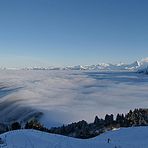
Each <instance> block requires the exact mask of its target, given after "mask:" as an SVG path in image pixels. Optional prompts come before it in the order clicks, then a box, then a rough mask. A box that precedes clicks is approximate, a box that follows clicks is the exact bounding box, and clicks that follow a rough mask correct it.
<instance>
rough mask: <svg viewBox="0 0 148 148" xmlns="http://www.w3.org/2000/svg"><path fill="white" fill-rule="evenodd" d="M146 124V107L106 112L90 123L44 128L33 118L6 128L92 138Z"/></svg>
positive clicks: (147, 118) (147, 112) (80, 122)
mask: <svg viewBox="0 0 148 148" xmlns="http://www.w3.org/2000/svg"><path fill="white" fill-rule="evenodd" d="M132 126H148V109H135V110H133V111H132V110H130V111H129V112H128V113H127V114H117V116H114V115H113V114H106V115H105V118H104V119H102V118H99V117H98V116H96V117H95V119H94V121H93V122H92V123H87V122H86V121H85V120H82V121H79V122H75V123H71V124H68V125H63V126H61V127H53V128H50V129H48V128H46V127H44V126H43V125H42V124H41V123H40V122H39V121H37V120H36V119H33V120H31V121H29V122H27V123H26V124H25V126H22V125H21V124H20V123H19V122H14V123H12V124H11V126H10V127H7V130H8V131H9V130H17V129H22V128H23V129H36V130H40V131H44V132H48V133H54V134H60V135H65V136H70V137H75V138H82V139H86V138H92V137H95V136H98V135H100V134H101V133H104V132H106V131H109V130H112V129H114V128H120V127H132Z"/></svg>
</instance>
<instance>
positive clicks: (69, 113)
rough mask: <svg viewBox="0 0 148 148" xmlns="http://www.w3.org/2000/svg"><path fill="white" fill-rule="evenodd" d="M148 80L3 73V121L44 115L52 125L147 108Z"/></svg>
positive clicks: (110, 75)
mask: <svg viewBox="0 0 148 148" xmlns="http://www.w3.org/2000/svg"><path fill="white" fill-rule="evenodd" d="M147 97H148V77H147V76H145V75H140V74H135V73H127V72H123V73H121V72H114V73H113V72H112V73H111V72H110V73H109V72H108V73H105V72H102V73H98V72H84V71H27V70H4V71H1V72H0V98H1V99H0V101H1V104H0V105H1V107H0V115H1V117H2V118H1V120H3V121H5V120H6V121H10V120H15V119H22V117H25V118H27V116H29V115H31V114H35V113H36V112H39V113H40V112H43V113H44V115H43V117H42V118H41V120H42V122H43V123H44V124H46V125H47V124H48V126H57V125H61V124H63V123H64V124H66V123H70V122H74V121H78V120H82V119H85V120H87V121H88V122H90V121H93V119H94V116H95V115H98V116H100V117H103V116H104V115H105V114H106V113H115V114H116V113H117V112H119V113H122V112H127V111H128V110H129V109H133V108H139V107H147V104H148V98H147Z"/></svg>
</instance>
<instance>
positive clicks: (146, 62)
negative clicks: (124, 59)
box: [25, 58, 148, 71]
mask: <svg viewBox="0 0 148 148" xmlns="http://www.w3.org/2000/svg"><path fill="white" fill-rule="evenodd" d="M147 67H148V58H145V59H142V60H140V61H135V62H133V63H131V64H124V63H118V64H112V63H99V64H97V65H84V66H83V65H76V66H67V67H48V68H45V67H32V68H25V69H26V70H105V71H106V70H111V71H118V70H126V71H138V70H140V69H144V68H147Z"/></svg>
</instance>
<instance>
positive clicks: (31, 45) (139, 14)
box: [0, 0, 148, 67]
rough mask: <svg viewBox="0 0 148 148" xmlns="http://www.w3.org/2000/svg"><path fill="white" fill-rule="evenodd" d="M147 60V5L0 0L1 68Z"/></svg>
mask: <svg viewBox="0 0 148 148" xmlns="http://www.w3.org/2000/svg"><path fill="white" fill-rule="evenodd" d="M147 56H148V1H147V0H0V66H7V67H25V66H48V65H57V66H63V65H77V64H97V63H99V62H113V63H115V62H120V61H122V62H131V61H134V60H137V59H141V58H144V57H147Z"/></svg>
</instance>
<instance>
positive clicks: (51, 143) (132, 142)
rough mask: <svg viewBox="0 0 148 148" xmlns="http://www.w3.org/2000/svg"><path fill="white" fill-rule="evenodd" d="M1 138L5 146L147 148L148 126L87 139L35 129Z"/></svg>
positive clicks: (33, 147)
mask: <svg viewBox="0 0 148 148" xmlns="http://www.w3.org/2000/svg"><path fill="white" fill-rule="evenodd" d="M0 138H1V141H3V142H2V144H0V147H2V145H3V147H5V148H98V147H100V148H147V145H148V127H135V128H134V127H132V128H123V129H119V130H114V131H110V132H107V133H105V134H102V135H100V136H98V137H96V138H92V139H87V140H81V139H74V138H70V137H65V136H60V135H54V134H48V133H44V132H40V131H35V130H18V131H11V132H8V133H5V134H2V135H0ZM108 140H109V143H108ZM0 143H1V142H0Z"/></svg>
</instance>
